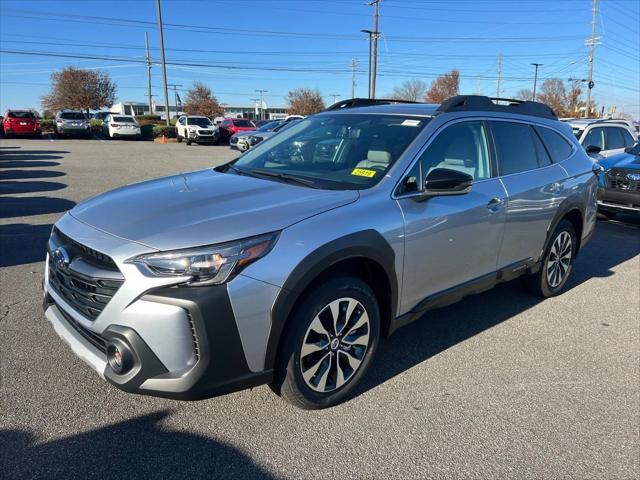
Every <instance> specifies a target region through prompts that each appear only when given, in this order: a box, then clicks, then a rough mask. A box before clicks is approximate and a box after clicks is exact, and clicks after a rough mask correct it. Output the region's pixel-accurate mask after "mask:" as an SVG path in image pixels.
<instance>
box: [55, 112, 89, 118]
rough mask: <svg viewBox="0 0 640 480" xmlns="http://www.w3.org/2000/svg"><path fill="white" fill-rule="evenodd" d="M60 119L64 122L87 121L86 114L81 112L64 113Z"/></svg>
mask: <svg viewBox="0 0 640 480" xmlns="http://www.w3.org/2000/svg"><path fill="white" fill-rule="evenodd" d="M60 118H62V119H64V120H86V117H85V116H84V113H81V112H64V113H61V114H60Z"/></svg>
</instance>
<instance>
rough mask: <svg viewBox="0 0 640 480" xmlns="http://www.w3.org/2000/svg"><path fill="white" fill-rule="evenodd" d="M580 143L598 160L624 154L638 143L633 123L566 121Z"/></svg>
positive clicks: (621, 121) (601, 120) (618, 121)
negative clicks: (626, 149)
mask: <svg viewBox="0 0 640 480" xmlns="http://www.w3.org/2000/svg"><path fill="white" fill-rule="evenodd" d="M565 122H566V123H568V124H569V125H570V126H571V129H572V131H573V134H574V135H575V136H576V138H577V139H578V142H579V143H580V145H582V147H583V148H584V149H585V150H586V151H587V153H588V154H589V155H591V156H592V157H593V158H595V159H596V160H598V159H600V158H602V157H608V156H610V155H617V154H619V153H623V152H624V150H625V148H629V147H631V146H633V145H634V144H635V143H636V142H637V141H638V133H637V132H636V130H635V128H634V126H633V123H632V122H629V121H627V120H616V119H602V118H578V119H568V120H565Z"/></svg>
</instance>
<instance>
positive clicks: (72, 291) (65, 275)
mask: <svg viewBox="0 0 640 480" xmlns="http://www.w3.org/2000/svg"><path fill="white" fill-rule="evenodd" d="M52 241H53V243H54V245H53V246H51V247H50V248H53V247H54V246H57V247H56V248H60V247H61V248H64V249H65V251H66V252H67V254H68V256H69V260H70V261H69V264H68V265H57V264H56V262H54V259H53V257H54V256H53V254H52V253H51V252H50V254H49V284H50V286H51V287H52V288H53V290H55V292H56V293H58V294H59V295H60V296H61V297H62V298H64V300H65V301H67V302H68V303H69V305H71V306H72V307H73V308H74V309H76V310H77V311H78V312H80V313H81V314H82V315H84V316H85V317H87V318H88V319H90V320H95V319H96V318H97V317H98V315H100V313H101V312H102V310H104V307H106V306H107V304H108V303H109V301H110V300H111V298H112V297H113V296H114V295H115V293H116V292H117V291H118V289H119V288H120V286H121V285H122V284H123V283H124V277H123V276H122V274H121V273H120V271H119V270H118V267H117V266H116V264H115V262H114V261H113V260H112V259H111V258H110V257H108V256H107V255H105V254H103V253H100V252H98V251H96V250H93V249H91V248H89V247H87V246H85V245H82V244H80V243H78V242H76V241H75V240H72V239H71V238H69V237H67V236H66V235H64V234H63V233H62V232H60V231H59V230H54V233H53V235H52Z"/></svg>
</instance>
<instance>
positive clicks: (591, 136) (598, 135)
mask: <svg viewBox="0 0 640 480" xmlns="http://www.w3.org/2000/svg"><path fill="white" fill-rule="evenodd" d="M590 145H591V146H594V147H600V150H604V128H600V127H597V128H592V129H591V130H589V132H588V133H587V136H586V137H584V141H583V142H582V146H583V147H584V148H587V147H588V146H590Z"/></svg>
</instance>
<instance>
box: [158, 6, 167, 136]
mask: <svg viewBox="0 0 640 480" xmlns="http://www.w3.org/2000/svg"><path fill="white" fill-rule="evenodd" d="M156 11H157V13H158V35H159V36H160V56H161V58H162V83H163V87H164V109H165V113H166V117H167V127H168V126H169V125H170V122H169V87H168V86H167V64H166V63H165V59H164V36H163V34H162V9H161V8H160V0H156Z"/></svg>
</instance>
